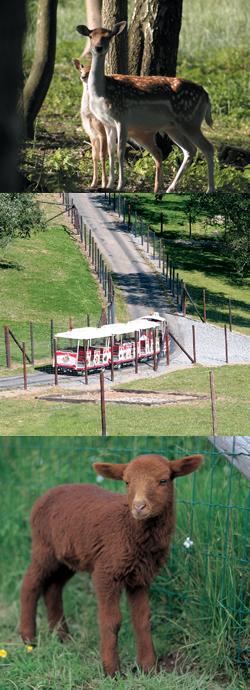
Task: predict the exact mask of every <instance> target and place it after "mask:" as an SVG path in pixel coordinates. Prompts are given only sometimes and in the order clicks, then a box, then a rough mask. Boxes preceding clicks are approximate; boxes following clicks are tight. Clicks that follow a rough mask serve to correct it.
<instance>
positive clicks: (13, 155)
mask: <svg viewBox="0 0 250 690" xmlns="http://www.w3.org/2000/svg"><path fill="white" fill-rule="evenodd" d="M25 28H26V15H25V0H12V2H11V3H10V1H9V0H2V2H1V21H0V94H1V97H0V191H1V192H16V191H17V190H18V188H19V184H18V174H17V160H18V148H19V145H20V141H21V128H22V123H21V116H20V114H18V102H19V97H20V92H21V89H22V43H23V38H24V32H25Z"/></svg>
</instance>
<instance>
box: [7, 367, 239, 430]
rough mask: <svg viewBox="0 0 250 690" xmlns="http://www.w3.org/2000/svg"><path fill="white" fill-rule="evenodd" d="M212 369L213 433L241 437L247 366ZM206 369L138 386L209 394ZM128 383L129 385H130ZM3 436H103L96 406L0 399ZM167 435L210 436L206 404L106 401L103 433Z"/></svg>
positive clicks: (168, 376) (208, 410) (173, 374)
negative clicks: (214, 422) (214, 421)
mask: <svg viewBox="0 0 250 690" xmlns="http://www.w3.org/2000/svg"><path fill="white" fill-rule="evenodd" d="M214 371H215V388H216V394H217V396H218V397H219V398H220V399H219V400H218V401H217V405H216V409H217V433H218V434H221V435H232V434H238V435H244V434H247V433H248V431H249V423H248V407H249V400H250V391H249V384H247V381H249V374H248V372H249V367H247V366H245V365H243V366H232V367H231V366H229V367H228V368H227V367H218V368H217V369H215V370H214ZM208 372H209V369H206V368H204V369H203V368H202V369H201V368H199V367H196V368H195V369H192V370H191V369H188V370H187V371H179V372H174V373H172V374H167V375H166V376H161V377H159V379H158V378H156V379H154V380H153V381H149V380H145V381H138V384H136V383H134V382H133V383H132V384H131V385H130V387H132V388H134V387H136V385H137V386H138V387H139V388H145V389H146V390H147V389H159V390H172V391H173V390H176V391H178V390H180V391H186V392H187V391H188V392H196V393H205V394H207V395H208V396H209V375H208ZM128 387H129V386H128ZM0 417H1V427H2V429H1V433H2V435H19V434H22V435H31V436H33V435H49V436H53V435H58V436H60V435H63V436H67V435H75V436H81V435H85V436H92V435H98V436H99V435H100V434H101V418H100V409H99V405H98V406H95V405H87V404H82V405H74V404H73V405H70V404H69V403H64V402H60V403H56V402H44V401H39V400H33V399H32V400H30V399H29V398H27V399H25V398H24V397H22V398H21V399H19V400H13V399H4V400H1V401H0ZM145 430H146V433H147V435H152V436H155V435H159V436H168V435H169V436H171V435H178V434H179V433H180V431H181V432H182V433H183V434H185V435H187V436H189V435H193V436H197V435H200V434H204V435H206V434H210V433H212V431H211V410H210V403H209V402H208V401H207V402H200V403H195V404H191V405H169V406H166V407H155V408H154V407H152V408H147V407H142V406H140V405H133V406H131V405H112V404H110V405H108V404H107V432H108V434H109V435H112V436H127V435H131V436H136V435H138V436H144V435H145Z"/></svg>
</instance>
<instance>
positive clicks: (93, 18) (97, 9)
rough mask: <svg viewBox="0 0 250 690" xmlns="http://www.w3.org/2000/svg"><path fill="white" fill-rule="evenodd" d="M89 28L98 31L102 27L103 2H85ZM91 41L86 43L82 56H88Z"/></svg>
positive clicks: (89, 0) (95, 0)
mask: <svg viewBox="0 0 250 690" xmlns="http://www.w3.org/2000/svg"><path fill="white" fill-rule="evenodd" d="M85 5H86V16H87V26H88V27H89V29H98V27H100V26H102V0H85ZM89 46H90V40H89V38H88V39H87V41H86V46H85V48H84V51H83V53H82V55H83V56H84V55H88V53H89Z"/></svg>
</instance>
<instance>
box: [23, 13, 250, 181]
mask: <svg viewBox="0 0 250 690" xmlns="http://www.w3.org/2000/svg"><path fill="white" fill-rule="evenodd" d="M30 6H31V8H32V11H31V13H30V23H29V27H30V28H29V35H28V40H27V44H26V51H25V71H27V72H28V70H29V67H30V64H31V59H32V51H33V47H34V26H35V14H34V3H33V2H30ZM130 9H132V4H131V3H130ZM84 20H85V16H84V8H83V7H81V10H80V11H79V3H78V1H77V0H70V2H67V3H65V2H61V3H60V5H59V9H58V38H57V54H56V65H55V72H54V77H53V81H52V84H51V86H50V90H49V93H48V95H47V97H46V100H45V102H44V105H43V107H42V109H41V111H40V114H39V117H38V119H37V123H36V132H35V140H34V142H32V143H28V144H27V147H26V148H25V150H24V153H23V170H24V171H25V173H26V175H27V176H28V178H29V180H30V181H31V184H32V185H33V187H34V188H36V184H37V182H38V181H39V185H40V187H42V188H45V189H46V190H61V189H62V188H64V189H66V190H68V189H69V188H70V189H71V191H78V190H79V189H82V188H83V187H84V186H88V185H89V184H90V181H91V172H90V171H91V169H92V163H91V151H90V146H89V144H88V143H86V139H87V138H86V135H85V134H83V132H82V128H81V122H80V115H79V108H80V100H81V94H82V86H81V84H80V81H79V77H78V75H77V72H76V70H75V68H74V67H73V66H72V62H71V60H72V57H78V56H80V55H81V53H82V50H83V41H82V39H81V38H80V37H79V36H78V35H77V34H76V32H75V26H76V25H77V24H79V23H82V22H84ZM248 37H249V13H248V3H247V0H240V1H238V0H230V2H227V0H222V2H220V3H219V4H218V3H217V2H216V1H215V0H212V2H210V3H209V4H208V6H207V7H204V3H203V2H202V1H201V0H195V2H193V0H185V2H184V6H183V20H182V29H181V34H180V48H179V58H178V69H177V73H178V75H180V76H182V77H185V78H188V79H191V80H194V81H197V82H199V83H201V84H202V85H203V86H204V88H206V89H207V90H208V92H209V94H210V97H211V100H212V106H213V118H214V127H213V130H210V129H209V128H207V127H205V128H204V131H205V132H206V134H207V136H208V137H210V138H211V141H213V143H214V144H215V147H216V150H217V151H218V150H219V149H220V148H221V146H223V145H224V144H228V143H229V144H230V145H236V146H239V147H242V148H243V149H246V147H247V139H248V137H249V134H250V132H249V121H248V109H249V96H248V88H249V83H248V71H249V42H248ZM129 159H130V165H129V166H128V165H127V166H126V169H127V174H128V183H129V187H130V189H131V190H132V191H133V190H135V189H137V190H142V191H145V190H146V191H150V190H152V182H153V177H154V164H153V162H152V160H151V158H150V157H149V156H148V154H145V155H141V153H139V154H138V153H136V151H135V150H134V149H131V150H130V154H129ZM178 161H180V152H179V151H177V148H176V147H174V151H173V152H172V153H171V155H170V157H169V160H168V161H167V162H165V163H164V173H165V175H164V177H165V183H166V185H167V183H168V182H169V181H170V179H171V178H173V176H174V172H175V170H176V168H177V165H178ZM206 175H207V173H206V166H205V164H204V161H203V159H202V158H200V157H199V160H198V163H197V162H196V163H195V164H194V165H193V166H192V167H191V170H190V172H187V173H186V174H185V175H184V177H183V179H182V181H181V183H180V187H179V189H180V191H186V190H187V189H190V188H192V189H193V190H194V191H195V190H196V189H199V190H205V189H206V184H207V181H206ZM216 186H217V188H219V189H223V190H224V191H230V189H232V188H234V189H238V190H239V191H244V190H245V191H249V166H246V167H245V169H244V170H243V169H240V168H238V167H236V166H229V165H226V166H223V167H221V166H219V165H218V163H217V164H216Z"/></svg>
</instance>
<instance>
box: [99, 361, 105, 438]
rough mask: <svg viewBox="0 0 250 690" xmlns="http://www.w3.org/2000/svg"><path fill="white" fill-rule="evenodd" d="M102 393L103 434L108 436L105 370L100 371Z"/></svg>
mask: <svg viewBox="0 0 250 690" xmlns="http://www.w3.org/2000/svg"><path fill="white" fill-rule="evenodd" d="M100 393H101V418H102V436H107V425H106V406H105V391H104V373H103V370H101V371H100Z"/></svg>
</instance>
